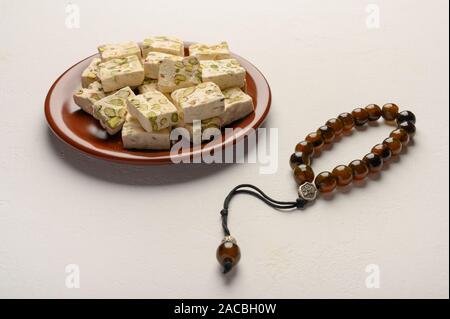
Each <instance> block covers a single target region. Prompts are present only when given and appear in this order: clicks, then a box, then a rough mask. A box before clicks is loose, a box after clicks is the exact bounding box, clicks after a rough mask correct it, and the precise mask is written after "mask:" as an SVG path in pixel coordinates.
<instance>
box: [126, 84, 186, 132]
mask: <svg viewBox="0 0 450 319" xmlns="http://www.w3.org/2000/svg"><path fill="white" fill-rule="evenodd" d="M127 107H128V111H129V112H130V113H131V115H132V116H134V117H135V118H136V119H137V120H138V121H139V123H140V124H141V126H142V127H143V128H144V129H145V130H146V131H147V132H153V131H159V130H161V129H163V128H167V127H170V126H173V125H176V124H178V123H179V120H180V116H179V115H178V110H177V108H176V107H175V105H173V104H172V102H170V101H169V99H168V98H167V97H166V96H165V95H164V94H162V93H161V92H159V91H156V90H155V91H148V92H147V93H144V94H139V95H137V96H135V97H134V98H131V99H129V100H128V105H127Z"/></svg>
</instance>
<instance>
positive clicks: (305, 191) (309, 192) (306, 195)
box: [298, 182, 317, 201]
mask: <svg viewBox="0 0 450 319" xmlns="http://www.w3.org/2000/svg"><path fill="white" fill-rule="evenodd" d="M298 196H300V197H301V198H303V199H304V200H307V201H313V200H315V199H316V197H317V188H316V186H315V185H314V184H313V183H310V182H305V183H303V184H302V185H300V186H299V187H298Z"/></svg>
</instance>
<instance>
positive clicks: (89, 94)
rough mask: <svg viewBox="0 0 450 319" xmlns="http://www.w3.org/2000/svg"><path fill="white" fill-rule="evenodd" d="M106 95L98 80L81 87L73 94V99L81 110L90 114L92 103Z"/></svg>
mask: <svg viewBox="0 0 450 319" xmlns="http://www.w3.org/2000/svg"><path fill="white" fill-rule="evenodd" d="M105 96H106V94H105V92H104V91H103V88H102V85H101V84H100V83H99V82H92V83H91V84H90V85H89V86H88V87H87V88H81V89H79V90H78V91H77V92H75V93H74V94H73V100H74V102H75V104H76V105H78V106H79V107H80V108H81V109H82V110H83V111H85V112H86V113H89V114H91V115H92V113H93V110H94V103H95V102H97V101H99V100H101V99H103V98H104V97H105Z"/></svg>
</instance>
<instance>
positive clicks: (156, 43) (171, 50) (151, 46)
mask: <svg viewBox="0 0 450 319" xmlns="http://www.w3.org/2000/svg"><path fill="white" fill-rule="evenodd" d="M149 52H162V53H168V54H173V55H178V56H184V44H183V41H181V40H180V39H178V38H175V37H169V36H154V37H148V38H147V39H144V41H143V43H142V56H143V57H146V56H147V54H148V53H149Z"/></svg>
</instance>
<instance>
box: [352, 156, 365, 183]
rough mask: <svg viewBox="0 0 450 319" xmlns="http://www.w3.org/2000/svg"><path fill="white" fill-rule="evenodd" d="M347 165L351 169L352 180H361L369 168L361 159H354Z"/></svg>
mask: <svg viewBox="0 0 450 319" xmlns="http://www.w3.org/2000/svg"><path fill="white" fill-rule="evenodd" d="M348 166H349V167H350V168H351V169H352V172H353V179H354V180H357V181H359V180H362V179H364V178H366V177H367V175H368V174H369V168H368V167H367V165H366V163H364V162H363V161H361V160H354V161H352V162H351V163H350V164H349V165H348Z"/></svg>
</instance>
